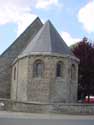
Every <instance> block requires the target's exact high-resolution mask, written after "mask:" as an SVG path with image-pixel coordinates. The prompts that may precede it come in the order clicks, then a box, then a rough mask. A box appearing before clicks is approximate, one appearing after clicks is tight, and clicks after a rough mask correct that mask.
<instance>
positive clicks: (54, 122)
mask: <svg viewBox="0 0 94 125" xmlns="http://www.w3.org/2000/svg"><path fill="white" fill-rule="evenodd" d="M0 125H94V116H74V115H56V114H26V113H24V114H23V113H7V112H1V113H0Z"/></svg>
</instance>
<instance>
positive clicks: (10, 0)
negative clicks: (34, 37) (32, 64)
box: [0, 0, 94, 54]
mask: <svg viewBox="0 0 94 125" xmlns="http://www.w3.org/2000/svg"><path fill="white" fill-rule="evenodd" d="M37 16H38V17H40V19H41V20H42V22H43V23H44V22H45V21H47V20H48V19H49V20H51V22H52V23H53V24H54V26H55V27H56V28H57V30H58V32H59V33H60V34H61V36H62V37H63V39H64V40H65V41H66V43H67V44H68V45H71V44H73V43H76V42H78V41H79V40H80V39H82V38H83V37H84V36H87V37H88V38H90V39H91V40H94V0H0V43H1V45H0V54H1V53H2V52H3V51H4V50H5V49H6V48H7V47H8V46H9V45H10V44H11V43H12V42H13V41H14V40H15V39H16V38H17V37H18V36H19V35H20V34H21V33H22V32H23V31H24V30H25V29H26V27H27V26H28V25H29V24H31V23H32V21H33V20H34V19H35V18H36V17H37Z"/></svg>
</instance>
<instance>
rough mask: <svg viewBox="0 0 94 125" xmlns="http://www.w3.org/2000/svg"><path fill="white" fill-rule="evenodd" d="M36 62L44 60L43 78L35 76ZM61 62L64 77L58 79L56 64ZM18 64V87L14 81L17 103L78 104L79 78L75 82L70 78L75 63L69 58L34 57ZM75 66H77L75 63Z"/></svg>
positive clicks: (21, 60)
mask: <svg viewBox="0 0 94 125" xmlns="http://www.w3.org/2000/svg"><path fill="white" fill-rule="evenodd" d="M36 60H42V62H43V63H44V71H43V77H39V78H38V77H34V76H33V66H34V63H35V61H36ZM59 61H62V63H63V69H62V70H63V76H62V77H56V64H57V63H58V62H59ZM16 63H18V76H19V77H18V81H17V83H16V84H17V85H16V86H15V81H12V85H14V87H13V88H14V92H13V91H12V92H13V93H15V92H17V101H34V102H45V103H54V102H55V103H56V102H58V103H60V102H63V103H64V102H76V99H77V78H76V79H75V81H73V80H71V78H70V74H69V72H68V71H69V68H70V69H71V65H72V63H73V62H72V61H71V59H70V58H69V57H61V56H53V55H32V56H29V57H24V58H21V59H19V60H18V61H17V62H16ZM74 64H75V65H77V64H76V62H75V61H74ZM14 66H15V65H14ZM76 72H77V71H76ZM70 81H71V82H70ZM16 87H17V88H16ZM11 94H12V93H11ZM13 95H16V94H13ZM15 99H16V97H15Z"/></svg>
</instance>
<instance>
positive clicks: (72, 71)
mask: <svg viewBox="0 0 94 125" xmlns="http://www.w3.org/2000/svg"><path fill="white" fill-rule="evenodd" d="M71 79H72V80H75V79H76V68H75V65H74V64H72V67H71Z"/></svg>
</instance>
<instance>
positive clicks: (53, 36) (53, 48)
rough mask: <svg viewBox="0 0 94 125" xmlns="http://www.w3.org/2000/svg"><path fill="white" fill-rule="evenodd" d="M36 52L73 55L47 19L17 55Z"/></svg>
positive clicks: (21, 55)
mask: <svg viewBox="0 0 94 125" xmlns="http://www.w3.org/2000/svg"><path fill="white" fill-rule="evenodd" d="M38 53H42V54H43V53H47V54H53V53H55V54H66V55H72V56H73V53H72V52H71V50H70V49H69V47H68V46H67V45H66V44H65V42H64V40H63V39H62V38H61V36H60V35H59V33H58V32H57V31H56V29H55V28H54V26H53V25H52V23H51V22H50V21H47V22H46V23H45V24H44V25H43V26H42V28H41V29H40V31H39V32H38V33H37V34H36V36H35V37H34V38H33V40H31V42H30V43H29V44H28V45H27V47H26V48H25V50H24V51H23V52H22V53H21V54H20V55H19V57H23V56H27V55H32V54H38Z"/></svg>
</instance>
